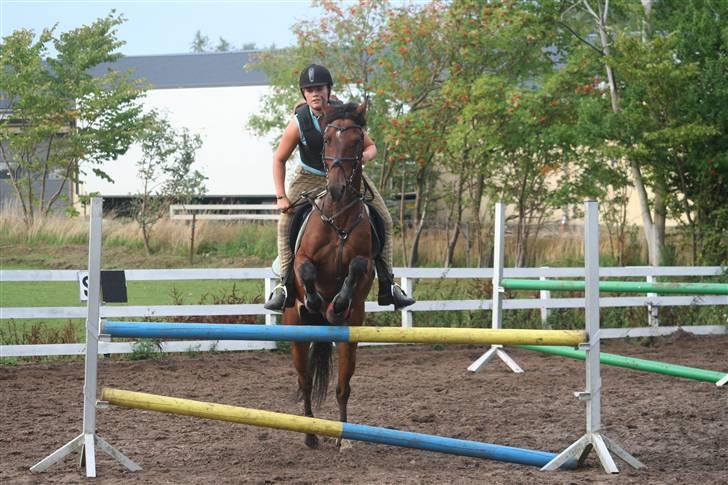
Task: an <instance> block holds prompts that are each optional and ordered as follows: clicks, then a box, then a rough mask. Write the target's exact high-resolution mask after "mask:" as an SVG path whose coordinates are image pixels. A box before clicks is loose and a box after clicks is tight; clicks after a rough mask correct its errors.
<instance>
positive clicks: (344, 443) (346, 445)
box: [336, 439, 354, 453]
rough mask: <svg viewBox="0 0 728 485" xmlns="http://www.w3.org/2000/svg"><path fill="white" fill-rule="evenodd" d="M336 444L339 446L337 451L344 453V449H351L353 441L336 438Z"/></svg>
mask: <svg viewBox="0 0 728 485" xmlns="http://www.w3.org/2000/svg"><path fill="white" fill-rule="evenodd" d="M336 446H337V447H338V448H339V453H344V452H345V451H348V450H351V449H353V448H354V443H353V442H352V441H351V440H343V439H338V440H337V441H336Z"/></svg>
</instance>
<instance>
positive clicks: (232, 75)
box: [79, 51, 274, 201]
mask: <svg viewBox="0 0 728 485" xmlns="http://www.w3.org/2000/svg"><path fill="white" fill-rule="evenodd" d="M251 54H254V52H250V51H242V52H224V53H203V54H175V55H154V56H129V57H124V58H122V59H120V60H119V61H117V62H115V63H112V64H102V65H100V66H97V67H96V68H95V69H94V70H93V73H95V74H100V73H103V72H105V71H106V70H107V69H109V68H111V69H114V70H119V71H127V70H128V71H131V72H132V73H133V74H132V76H133V77H134V78H135V79H144V80H146V81H147V82H148V83H150V84H151V86H152V87H151V89H150V90H149V91H148V92H147V95H146V98H145V100H144V105H145V108H147V109H156V110H158V111H160V112H162V113H164V114H166V116H167V117H168V119H169V120H170V122H171V124H172V126H173V127H175V128H182V127H185V128H187V129H189V130H190V131H191V132H192V133H195V134H198V135H199V136H200V137H201V139H202V147H201V148H200V149H199V150H198V151H197V155H196V162H195V166H194V168H195V169H197V170H199V171H200V172H201V173H203V174H204V175H205V176H207V181H206V183H205V186H206V189H207V198H208V199H209V200H210V201H213V200H228V201H230V200H247V201H254V200H266V201H267V200H270V199H273V194H274V188H273V182H272V178H271V156H272V145H271V143H272V139H271V138H270V137H258V136H256V135H255V134H253V133H252V132H251V131H250V130H249V129H248V128H247V127H246V125H247V122H248V119H249V118H250V115H251V114H253V113H255V112H256V111H258V110H259V109H260V102H261V99H262V96H263V95H264V94H265V93H266V91H267V85H268V83H267V81H266V78H265V76H264V74H263V73H262V72H261V71H249V70H247V69H246V68H245V66H246V65H247V64H249V63H250V62H251V60H252V59H251ZM140 156H141V148H140V147H139V146H132V147H131V148H130V149H129V151H128V152H127V153H126V154H124V155H123V156H122V157H120V158H118V159H117V160H113V161H109V162H107V163H105V164H104V171H105V172H106V173H108V174H109V175H110V176H111V178H112V179H113V180H114V182H113V183H112V182H108V181H106V180H103V179H101V178H99V177H96V176H95V175H93V174H91V173H89V174H87V175H86V176H85V177H83V183H82V185H81V187H80V189H79V192H80V193H81V194H89V193H94V192H97V193H100V194H101V195H102V196H103V197H105V198H106V199H107V200H110V201H111V200H114V199H117V200H124V199H128V198H129V197H130V196H132V195H133V194H135V193H139V192H140V190H141V182H140V180H139V179H138V177H137V170H136V162H137V160H138V159H139V157H140Z"/></svg>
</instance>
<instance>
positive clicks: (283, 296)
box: [263, 270, 293, 312]
mask: <svg viewBox="0 0 728 485" xmlns="http://www.w3.org/2000/svg"><path fill="white" fill-rule="evenodd" d="M290 273H291V272H290V270H289V271H288V273H286V274H285V275H281V282H280V284H279V285H278V286H276V287H275V288H273V291H272V292H271V294H270V296H269V297H268V301H266V302H265V304H264V305H263V308H265V309H266V310H273V311H278V312H282V311H283V310H284V309H285V308H286V306H287V303H288V302H289V301H290V300H291V298H292V297H293V289H292V288H291V285H290V282H289V276H290Z"/></svg>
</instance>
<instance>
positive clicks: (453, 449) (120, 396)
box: [101, 388, 575, 468]
mask: <svg viewBox="0 0 728 485" xmlns="http://www.w3.org/2000/svg"><path fill="white" fill-rule="evenodd" d="M101 400H102V401H107V402H108V403H110V404H113V405H115V406H121V407H126V408H135V409H143V410H147V411H159V412H163V413H170V414H179V415H183V416H196V417H199V418H206V419H215V420H218V421H228V422H231V423H241V424H248V425H252V426H260V427H266V428H275V429H282V430H287V431H296V432H299V433H308V434H317V435H322V436H331V437H333V438H343V439H350V440H357V441H366V442H370V443H379V444H385V445H392V446H402V447H406V448H415V449H420V450H427V451H437V452H441V453H449V454H453V455H461V456H471V457H476V458H486V459H490V460H497V461H505V462H510V463H518V464H522V465H533V466H538V467H542V466H544V465H545V464H546V463H548V462H549V461H551V460H552V459H553V458H555V457H556V454H555V453H549V452H545V451H536V450H528V449H525V448H515V447H512V446H502V445H495V444H491V443H481V442H478V441H469V440H461V439H455V438H445V437H442V436H434V435H428V434H422V433H411V432H407V431H399V430H395V429H389V428H378V427H374V426H366V425H361V424H351V423H340V422H338V421H330V420H327V419H317V418H308V417H305V416H295V415H292V414H284V413H276V412H271V411H261V410H258V409H250V408H243V407H238V406H228V405H225V404H215V403H210V402H203V401H193V400H190V399H180V398H174V397H167V396H159V395H156V394H147V393H143V392H133V391H124V390H121V389H111V388H104V389H103V391H102V392H101ZM574 466H575V463H574V462H573V461H571V462H568V463H567V465H566V466H565V467H566V468H573V467H574Z"/></svg>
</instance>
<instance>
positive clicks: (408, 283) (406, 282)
mask: <svg viewBox="0 0 728 485" xmlns="http://www.w3.org/2000/svg"><path fill="white" fill-rule="evenodd" d="M399 282H400V286H401V287H402V290H403V291H404V292H405V293H407V294H408V295H411V294H412V279H411V278H408V277H406V276H402V277H401V278H400V279H399ZM413 315H414V314H413V313H412V311H411V310H409V308H403V309H402V326H403V327H405V328H411V327H412V320H413V318H412V317H413Z"/></svg>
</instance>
